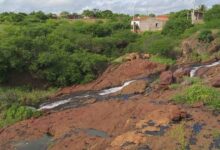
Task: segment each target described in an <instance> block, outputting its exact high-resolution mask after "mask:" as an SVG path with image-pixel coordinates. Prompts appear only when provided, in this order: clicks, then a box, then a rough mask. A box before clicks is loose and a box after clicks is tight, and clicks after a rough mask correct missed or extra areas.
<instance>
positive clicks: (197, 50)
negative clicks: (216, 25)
mask: <svg viewBox="0 0 220 150" xmlns="http://www.w3.org/2000/svg"><path fill="white" fill-rule="evenodd" d="M198 36H199V35H198V33H196V34H194V35H192V36H191V37H189V38H187V39H185V40H183V41H182V43H181V46H180V48H181V51H182V56H181V58H180V59H178V62H177V64H178V65H192V64H197V63H207V62H213V61H215V60H216V59H218V60H219V59H220V55H219V50H220V38H219V37H218V36H217V35H216V32H215V31H213V36H214V40H213V41H211V42H210V43H206V42H201V41H199V40H198Z"/></svg>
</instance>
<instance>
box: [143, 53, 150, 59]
mask: <svg viewBox="0 0 220 150" xmlns="http://www.w3.org/2000/svg"><path fill="white" fill-rule="evenodd" d="M142 58H143V59H150V54H142Z"/></svg>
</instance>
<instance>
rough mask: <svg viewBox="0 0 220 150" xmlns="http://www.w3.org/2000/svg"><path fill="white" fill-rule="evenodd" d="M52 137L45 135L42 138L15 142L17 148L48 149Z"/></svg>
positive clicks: (17, 149) (27, 149) (30, 149)
mask: <svg viewBox="0 0 220 150" xmlns="http://www.w3.org/2000/svg"><path fill="white" fill-rule="evenodd" d="M50 142H52V137H51V136H49V135H44V136H43V137H42V138H40V139H37V140H33V141H20V142H17V143H15V144H14V147H15V150H47V148H48V146H49V144H50Z"/></svg>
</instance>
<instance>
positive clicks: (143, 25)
mask: <svg viewBox="0 0 220 150" xmlns="http://www.w3.org/2000/svg"><path fill="white" fill-rule="evenodd" d="M168 20H169V17H168V16H167V15H160V16H156V17H149V16H138V17H134V18H133V19H132V21H131V26H132V31H133V32H145V31H161V30H162V29H163V27H164V26H165V24H166V22H167V21H168Z"/></svg>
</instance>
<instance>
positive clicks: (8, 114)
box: [0, 105, 41, 127]
mask: <svg viewBox="0 0 220 150" xmlns="http://www.w3.org/2000/svg"><path fill="white" fill-rule="evenodd" d="M40 115H41V113H40V112H38V111H36V110H33V109H31V108H28V107H25V106H18V105H12V106H11V107H10V108H9V109H8V110H6V111H5V112H4V114H3V118H2V119H1V118H0V127H4V126H7V125H11V124H13V123H15V122H17V121H21V120H25V119H29V118H31V117H38V116H40Z"/></svg>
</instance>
